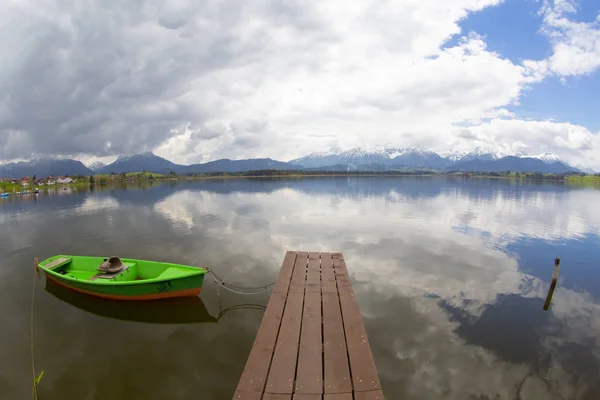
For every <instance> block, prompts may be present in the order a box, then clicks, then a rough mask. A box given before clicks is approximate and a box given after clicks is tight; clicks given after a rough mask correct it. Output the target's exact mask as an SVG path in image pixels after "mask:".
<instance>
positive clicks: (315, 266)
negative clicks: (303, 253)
mask: <svg viewBox="0 0 600 400" xmlns="http://www.w3.org/2000/svg"><path fill="white" fill-rule="evenodd" d="M319 256H320V255H319V253H309V255H308V268H307V273H306V286H305V288H304V292H305V293H321V259H320V257H319Z"/></svg>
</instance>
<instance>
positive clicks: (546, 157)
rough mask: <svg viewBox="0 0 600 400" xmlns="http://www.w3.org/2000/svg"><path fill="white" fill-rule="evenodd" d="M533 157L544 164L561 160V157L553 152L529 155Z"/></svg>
mask: <svg viewBox="0 0 600 400" xmlns="http://www.w3.org/2000/svg"><path fill="white" fill-rule="evenodd" d="M531 157H533V158H537V159H538V160H542V161H543V162H545V163H546V164H552V163H554V162H557V161H558V162H562V159H561V158H560V157H559V156H557V155H556V154H554V153H543V154H538V155H536V156H531Z"/></svg>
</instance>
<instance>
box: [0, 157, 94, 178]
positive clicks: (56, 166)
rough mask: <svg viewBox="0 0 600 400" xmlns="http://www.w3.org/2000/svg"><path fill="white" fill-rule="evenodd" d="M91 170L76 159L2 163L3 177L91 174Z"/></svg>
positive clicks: (1, 175) (0, 167) (0, 172)
mask: <svg viewBox="0 0 600 400" xmlns="http://www.w3.org/2000/svg"><path fill="white" fill-rule="evenodd" d="M91 172H92V171H91V170H90V169H89V168H88V167H86V166H85V165H83V163H82V162H81V161H76V160H32V161H21V162H17V163H10V164H5V165H0V177H3V178H21V177H23V176H33V175H37V176H39V177H45V176H51V175H52V176H64V175H89V174H90V173H91Z"/></svg>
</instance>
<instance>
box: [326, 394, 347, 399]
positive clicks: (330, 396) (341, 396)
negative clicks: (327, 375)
mask: <svg viewBox="0 0 600 400" xmlns="http://www.w3.org/2000/svg"><path fill="white" fill-rule="evenodd" d="M325 400H352V393H329V394H326V395H325Z"/></svg>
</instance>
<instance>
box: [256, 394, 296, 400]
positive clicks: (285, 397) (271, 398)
mask: <svg viewBox="0 0 600 400" xmlns="http://www.w3.org/2000/svg"><path fill="white" fill-rule="evenodd" d="M263 400H292V395H291V394H281V393H265V395H264V397H263Z"/></svg>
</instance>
